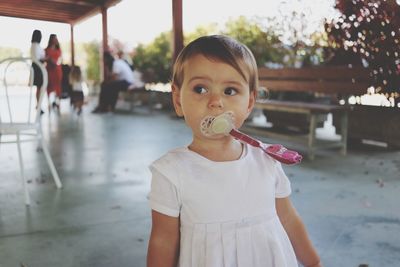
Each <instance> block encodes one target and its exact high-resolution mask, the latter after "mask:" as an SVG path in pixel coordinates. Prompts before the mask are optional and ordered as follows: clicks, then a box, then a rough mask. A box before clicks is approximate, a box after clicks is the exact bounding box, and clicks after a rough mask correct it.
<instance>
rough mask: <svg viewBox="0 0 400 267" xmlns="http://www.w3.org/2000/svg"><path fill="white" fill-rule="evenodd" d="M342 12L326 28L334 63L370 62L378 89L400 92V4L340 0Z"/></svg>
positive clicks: (381, 0)
mask: <svg viewBox="0 0 400 267" xmlns="http://www.w3.org/2000/svg"><path fill="white" fill-rule="evenodd" d="M336 8H337V9H338V10H339V11H340V12H341V13H342V15H341V16H340V17H339V18H338V19H336V20H333V21H331V22H329V23H326V25H325V29H326V33H327V36H328V44H329V45H328V47H327V49H326V54H327V57H328V62H327V63H330V64H335V65H343V64H352V65H367V66H368V67H369V68H371V69H372V75H373V77H374V78H375V84H374V86H375V88H376V89H377V91H380V92H384V93H394V94H397V95H398V94H399V93H400V16H399V14H400V5H399V4H397V3H396V1H395V0H373V1H363V0H353V1H346V0H338V1H337V2H336Z"/></svg>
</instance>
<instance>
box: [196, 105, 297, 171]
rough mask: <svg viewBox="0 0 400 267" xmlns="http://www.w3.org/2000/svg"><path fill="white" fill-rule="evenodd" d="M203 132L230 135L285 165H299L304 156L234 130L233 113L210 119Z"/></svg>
mask: <svg viewBox="0 0 400 267" xmlns="http://www.w3.org/2000/svg"><path fill="white" fill-rule="evenodd" d="M202 126H203V127H202V131H203V132H204V133H205V134H207V135H210V134H225V135H227V134H230V135H231V136H233V137H234V138H236V139H238V140H241V141H243V142H245V143H247V144H249V145H251V146H254V147H258V148H260V149H261V150H263V151H264V152H265V153H266V154H268V155H269V156H271V157H272V158H274V159H276V160H277V161H279V162H282V163H284V164H289V165H290V164H297V163H300V162H301V160H302V158H303V157H302V156H301V155H300V154H299V153H297V152H296V151H293V150H288V149H287V148H285V147H284V146H282V145H280V144H274V145H267V144H264V143H262V142H261V141H259V140H257V139H255V138H253V137H251V136H248V135H247V134H244V133H242V132H240V131H239V130H236V129H234V128H233V114H232V112H226V113H223V114H221V115H219V116H217V117H208V118H206V119H205V120H204V122H203V124H202Z"/></svg>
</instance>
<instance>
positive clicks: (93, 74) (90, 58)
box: [83, 41, 100, 82]
mask: <svg viewBox="0 0 400 267" xmlns="http://www.w3.org/2000/svg"><path fill="white" fill-rule="evenodd" d="M83 48H84V51H85V52H86V56H87V67H86V78H87V79H88V80H91V81H94V82H100V44H99V43H98V42H96V41H92V42H90V43H87V44H84V46H83Z"/></svg>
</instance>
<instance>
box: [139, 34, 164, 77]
mask: <svg viewBox="0 0 400 267" xmlns="http://www.w3.org/2000/svg"><path fill="white" fill-rule="evenodd" d="M171 37H172V35H171V32H163V33H161V34H160V35H159V36H157V37H156V38H155V39H154V41H153V42H151V43H150V44H148V45H144V44H139V45H138V46H137V47H136V49H135V53H134V56H133V58H132V61H133V65H134V66H135V68H137V69H138V70H139V71H140V72H142V73H143V79H144V80H145V81H146V82H163V83H167V82H169V81H170V79H171V70H172V49H171V47H172V46H171V40H172V39H171Z"/></svg>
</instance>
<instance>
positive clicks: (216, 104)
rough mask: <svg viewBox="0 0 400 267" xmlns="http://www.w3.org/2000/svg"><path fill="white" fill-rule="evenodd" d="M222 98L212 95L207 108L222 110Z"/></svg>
mask: <svg viewBox="0 0 400 267" xmlns="http://www.w3.org/2000/svg"><path fill="white" fill-rule="evenodd" d="M223 106H224V105H223V103H222V98H221V96H219V95H217V94H212V95H211V96H210V99H209V102H208V107H209V108H223Z"/></svg>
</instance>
